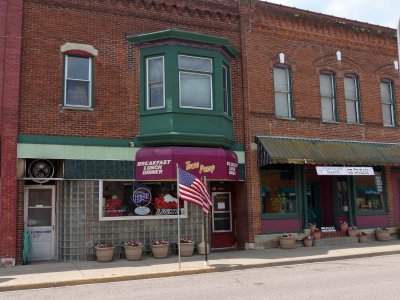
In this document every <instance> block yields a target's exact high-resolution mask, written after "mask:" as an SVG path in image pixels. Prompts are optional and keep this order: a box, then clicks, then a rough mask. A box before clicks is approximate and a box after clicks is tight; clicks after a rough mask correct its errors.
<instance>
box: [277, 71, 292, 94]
mask: <svg viewBox="0 0 400 300" xmlns="http://www.w3.org/2000/svg"><path fill="white" fill-rule="evenodd" d="M287 72H288V70H287V69H280V68H274V89H275V91H276V92H277V91H279V92H289V82H288V74H287Z"/></svg>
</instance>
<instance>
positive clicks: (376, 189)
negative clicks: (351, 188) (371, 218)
mask: <svg viewBox="0 0 400 300" xmlns="http://www.w3.org/2000/svg"><path fill="white" fill-rule="evenodd" d="M355 182H356V191H357V201H356V203H357V208H358V209H359V210H361V211H374V210H375V211H376V210H383V209H384V202H383V189H382V176H381V173H380V172H375V176H357V177H356V178H355Z"/></svg>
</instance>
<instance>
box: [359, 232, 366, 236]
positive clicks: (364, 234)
mask: <svg viewBox="0 0 400 300" xmlns="http://www.w3.org/2000/svg"><path fill="white" fill-rule="evenodd" d="M358 235H359V236H367V234H366V233H365V232H364V231H361V232H360V233H359V234H358Z"/></svg>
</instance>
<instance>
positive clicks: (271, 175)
mask: <svg viewBox="0 0 400 300" xmlns="http://www.w3.org/2000/svg"><path fill="white" fill-rule="evenodd" d="M295 186H296V180H295V174H294V168H293V167H292V166H288V167H286V166H285V167H271V169H269V170H265V171H262V173H261V195H262V204H263V213H271V214H285V213H296V211H297V205H296V188H295Z"/></svg>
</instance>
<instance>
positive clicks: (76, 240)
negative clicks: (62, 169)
mask: <svg viewBox="0 0 400 300" xmlns="http://www.w3.org/2000/svg"><path fill="white" fill-rule="evenodd" d="M58 190H59V193H58V199H59V207H58V214H59V217H58V222H59V223H58V232H59V234H58V256H59V259H61V260H64V261H76V260H94V259H95V252H94V246H95V245H96V243H98V242H112V243H113V245H115V246H116V249H115V251H114V255H115V257H121V256H122V252H123V247H122V245H123V243H124V242H125V241H129V240H138V241H141V242H142V243H144V245H145V249H144V250H145V251H146V252H148V253H149V252H150V242H151V241H152V240H155V239H163V240H166V241H169V242H170V244H174V243H176V242H177V235H178V225H177V224H178V223H177V219H157V220H124V221H99V181H97V180H77V181H75V180H70V181H63V182H61V183H59V189H58ZM202 224H203V213H202V210H201V208H199V207H197V206H195V205H193V204H190V203H188V218H185V219H180V227H181V237H190V238H192V239H193V240H194V241H195V242H200V241H201V225H202Z"/></svg>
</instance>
